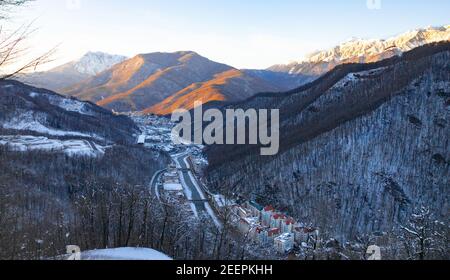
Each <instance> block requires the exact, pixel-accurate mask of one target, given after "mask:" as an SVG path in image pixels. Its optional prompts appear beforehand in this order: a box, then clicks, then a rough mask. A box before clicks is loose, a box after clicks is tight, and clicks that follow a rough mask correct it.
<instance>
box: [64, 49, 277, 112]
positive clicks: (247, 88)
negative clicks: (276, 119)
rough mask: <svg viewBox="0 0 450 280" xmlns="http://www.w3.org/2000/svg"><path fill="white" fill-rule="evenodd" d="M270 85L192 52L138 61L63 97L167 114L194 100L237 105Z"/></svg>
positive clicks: (271, 88) (147, 56)
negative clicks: (235, 103) (67, 96)
mask: <svg viewBox="0 0 450 280" xmlns="http://www.w3.org/2000/svg"><path fill="white" fill-rule="evenodd" d="M276 90H278V88H277V87H276V86H273V85H271V84H270V83H268V82H266V81H264V80H262V79H260V78H258V77H256V76H251V75H247V74H246V73H244V72H242V71H240V70H238V69H235V68H233V67H231V66H228V65H225V64H221V63H217V62H214V61H211V60H209V59H207V58H205V57H202V56H200V55H199V54H197V53H195V52H191V51H182V52H175V53H150V54H141V55H137V56H135V57H133V58H131V59H129V60H126V61H124V62H122V63H119V64H117V65H115V66H113V67H112V68H111V69H109V70H106V71H104V72H102V73H100V74H98V75H96V76H94V77H92V78H90V79H87V80H85V81H84V82H82V83H79V84H77V85H75V86H73V87H72V88H70V89H67V90H64V91H63V93H64V94H67V95H70V96H74V97H77V98H80V99H83V100H89V101H92V102H96V103H97V104H99V105H101V106H103V107H105V108H109V109H113V110H116V111H122V112H123V111H144V112H146V113H155V114H162V115H164V114H170V113H171V112H172V111H173V110H174V109H177V108H184V109H192V108H193V101H194V100H202V101H203V102H204V103H208V102H211V101H225V100H226V101H239V100H244V99H246V98H248V97H250V96H252V95H253V94H255V93H257V92H261V91H276Z"/></svg>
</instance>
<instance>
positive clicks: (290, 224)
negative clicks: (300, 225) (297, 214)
mask: <svg viewBox="0 0 450 280" xmlns="http://www.w3.org/2000/svg"><path fill="white" fill-rule="evenodd" d="M294 224H295V221H294V219H292V218H291V217H288V218H287V219H286V220H285V221H284V222H283V223H282V224H281V231H282V232H283V233H292V232H293V229H294Z"/></svg>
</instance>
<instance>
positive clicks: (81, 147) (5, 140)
mask: <svg viewBox="0 0 450 280" xmlns="http://www.w3.org/2000/svg"><path fill="white" fill-rule="evenodd" d="M0 145H8V146H9V147H10V148H11V149H12V150H14V151H20V152H25V151H29V150H40V151H56V152H64V153H66V154H67V155H69V156H92V157H95V156H101V155H103V154H104V153H105V149H106V147H103V146H100V145H97V144H96V143H93V142H89V141H86V140H57V139H48V138H47V137H42V136H39V137H38V136H24V135H20V136H0Z"/></svg>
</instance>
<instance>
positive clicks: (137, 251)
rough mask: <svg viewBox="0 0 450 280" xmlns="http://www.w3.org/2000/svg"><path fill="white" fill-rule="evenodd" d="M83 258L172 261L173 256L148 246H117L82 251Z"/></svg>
mask: <svg viewBox="0 0 450 280" xmlns="http://www.w3.org/2000/svg"><path fill="white" fill-rule="evenodd" d="M81 259H82V260H145V261H171V260H172V258H170V257H168V256H167V255H165V254H163V253H161V252H158V251H156V250H153V249H147V248H116V249H104V250H93V251H86V252H83V253H81Z"/></svg>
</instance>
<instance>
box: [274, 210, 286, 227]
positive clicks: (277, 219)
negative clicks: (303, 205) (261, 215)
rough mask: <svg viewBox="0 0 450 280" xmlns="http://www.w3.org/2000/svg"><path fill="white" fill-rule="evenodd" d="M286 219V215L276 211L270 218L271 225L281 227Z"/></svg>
mask: <svg viewBox="0 0 450 280" xmlns="http://www.w3.org/2000/svg"><path fill="white" fill-rule="evenodd" d="M285 220H286V215H284V214H280V213H275V214H273V215H272V217H271V219H270V226H271V227H273V228H281V226H282V224H283V223H284V221H285Z"/></svg>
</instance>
